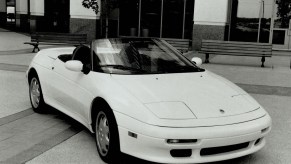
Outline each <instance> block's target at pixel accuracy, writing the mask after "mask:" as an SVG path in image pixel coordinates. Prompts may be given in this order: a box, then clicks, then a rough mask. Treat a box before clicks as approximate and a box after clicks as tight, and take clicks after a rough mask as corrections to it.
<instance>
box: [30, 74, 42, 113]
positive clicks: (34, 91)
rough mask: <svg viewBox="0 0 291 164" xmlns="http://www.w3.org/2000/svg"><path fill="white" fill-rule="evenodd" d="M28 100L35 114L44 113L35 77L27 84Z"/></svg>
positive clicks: (38, 83)
mask: <svg viewBox="0 0 291 164" xmlns="http://www.w3.org/2000/svg"><path fill="white" fill-rule="evenodd" d="M29 98H30V103H31V106H32V109H33V110H34V111H35V112H37V113H44V112H45V102H44V100H43V95H42V91H41V86H40V82H39V79H38V76H37V75H33V76H32V77H31V79H30V84H29Z"/></svg>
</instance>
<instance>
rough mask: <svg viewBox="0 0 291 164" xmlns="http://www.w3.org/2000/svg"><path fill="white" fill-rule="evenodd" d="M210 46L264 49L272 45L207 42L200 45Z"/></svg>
mask: <svg viewBox="0 0 291 164" xmlns="http://www.w3.org/2000/svg"><path fill="white" fill-rule="evenodd" d="M212 46H217V47H236V48H265V49H271V48H272V45H261V46H258V45H238V44H236V45H231V44H227V45H224V44H221V43H220V44H208V43H204V44H202V47H212Z"/></svg>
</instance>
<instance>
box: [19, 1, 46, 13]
mask: <svg viewBox="0 0 291 164" xmlns="http://www.w3.org/2000/svg"><path fill="white" fill-rule="evenodd" d="M21 1H22V0H21ZM30 13H31V15H37V16H44V0H30Z"/></svg>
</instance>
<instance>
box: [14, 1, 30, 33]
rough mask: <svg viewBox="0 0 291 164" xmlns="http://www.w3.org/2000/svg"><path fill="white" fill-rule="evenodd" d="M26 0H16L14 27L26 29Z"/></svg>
mask: <svg viewBox="0 0 291 164" xmlns="http://www.w3.org/2000/svg"><path fill="white" fill-rule="evenodd" d="M27 2H28V0H16V1H15V5H16V6H15V10H16V28H18V29H19V30H21V31H28V25H29V24H28V15H27V14H28V6H27V5H28V4H27Z"/></svg>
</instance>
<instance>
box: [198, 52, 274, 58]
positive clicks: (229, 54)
mask: <svg viewBox="0 0 291 164" xmlns="http://www.w3.org/2000/svg"><path fill="white" fill-rule="evenodd" d="M200 52H201V53H205V54H206V53H208V52H205V51H200ZM210 54H211V53H210ZM214 54H215V55H226V56H251V57H272V55H270V54H265V55H264V54H260V55H258V54H251V53H250V54H239V53H237V54H234V53H227V52H216V53H214Z"/></svg>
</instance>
